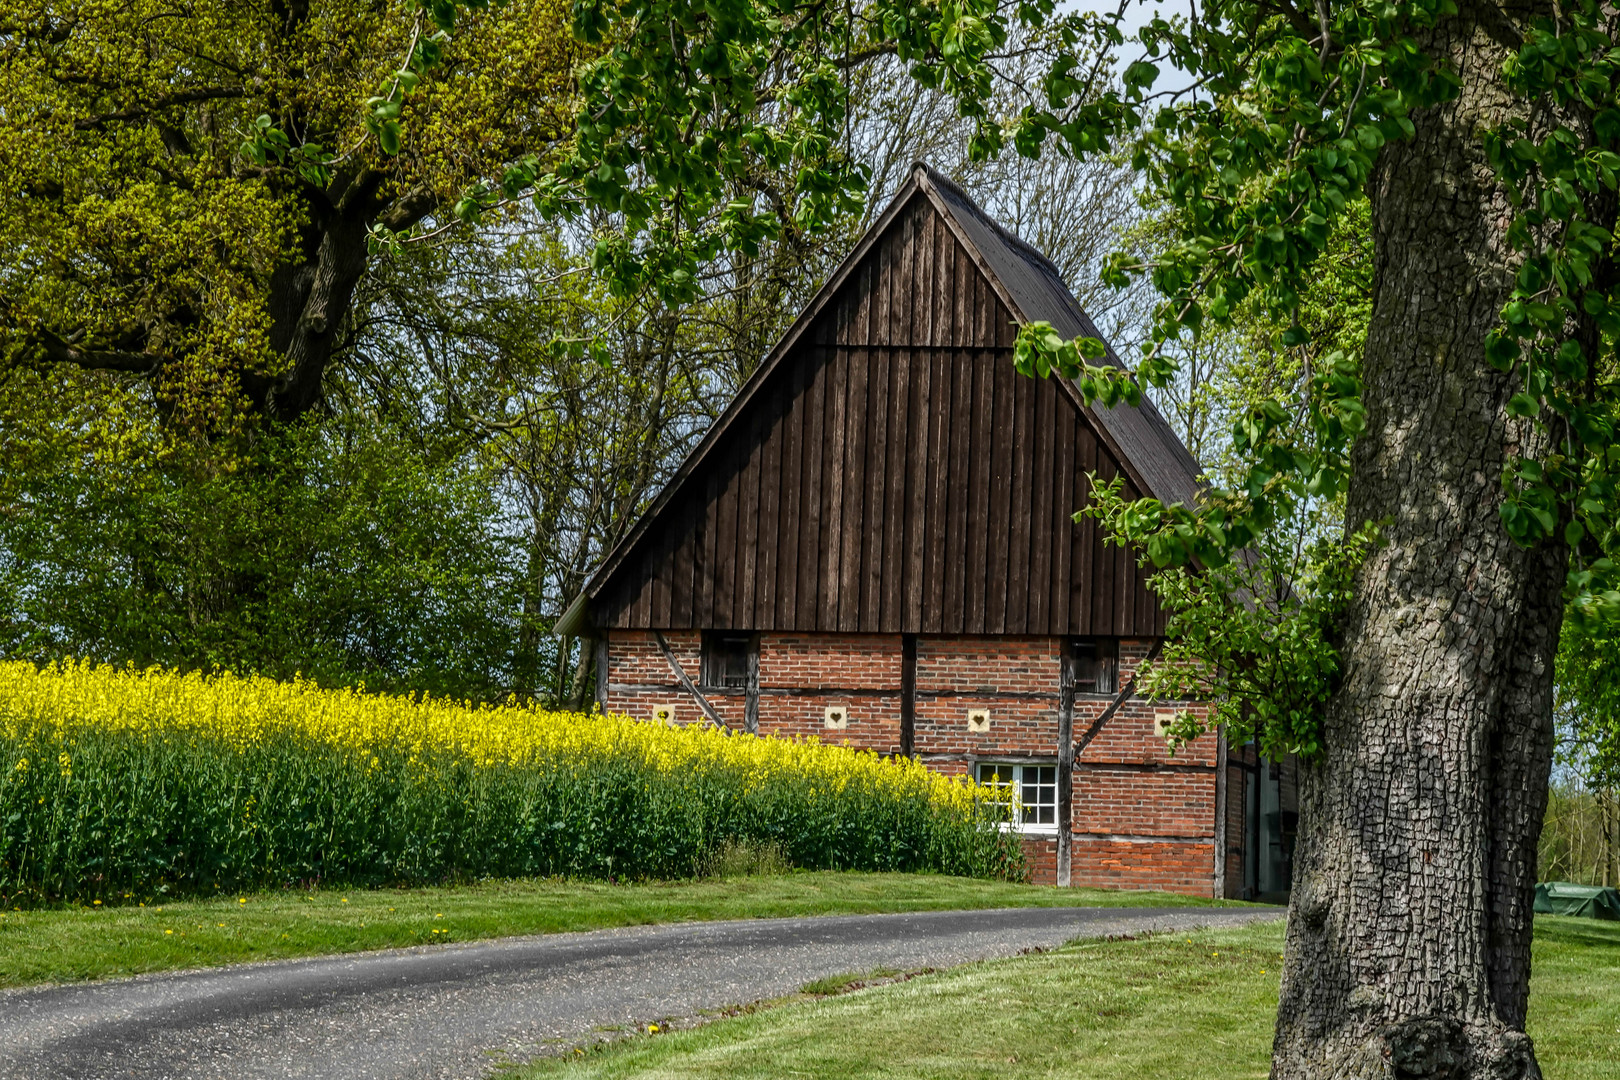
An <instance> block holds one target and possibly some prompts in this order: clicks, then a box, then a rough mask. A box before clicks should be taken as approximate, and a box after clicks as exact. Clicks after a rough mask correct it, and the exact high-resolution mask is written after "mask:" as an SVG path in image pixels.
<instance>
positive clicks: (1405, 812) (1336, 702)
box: [1272, 4, 1567, 1080]
mask: <svg viewBox="0 0 1620 1080" xmlns="http://www.w3.org/2000/svg"><path fill="white" fill-rule="evenodd" d="M1547 14H1551V12H1550V10H1549V11H1548V12H1547ZM1528 15H1529V13H1528V12H1527V11H1523V10H1520V11H1516V12H1513V13H1507V14H1505V13H1504V11H1503V9H1501V8H1499V7H1492V6H1475V7H1470V6H1468V5H1466V4H1465V5H1464V6H1463V9H1462V11H1461V12H1460V13H1459V14H1458V15H1457V16H1456V17H1455V18H1454V19H1452V20H1450V21H1448V22H1447V23H1445V24H1444V25H1442V26H1441V27H1439V28H1438V29H1437V30H1435V31H1433V32H1431V33H1430V34H1428V35H1427V40H1426V41H1424V42H1423V44H1424V45H1425V46H1426V48H1427V49H1428V51H1429V53H1430V55H1431V56H1435V57H1436V58H1443V59H1449V61H1450V62H1451V64H1452V65H1453V67H1454V69H1455V70H1456V71H1457V72H1458V73H1459V74H1460V75H1461V77H1462V89H1461V92H1460V95H1459V96H1458V98H1457V99H1456V100H1454V101H1452V102H1450V103H1448V104H1446V105H1444V106H1439V107H1436V108H1432V109H1428V110H1425V111H1424V112H1423V113H1422V114H1421V115H1416V116H1414V117H1413V121H1414V123H1415V124H1416V127H1417V131H1416V135H1415V137H1414V138H1413V139H1411V140H1410V141H1407V142H1403V143H1397V144H1391V145H1390V146H1389V147H1387V148H1386V150H1385V151H1384V153H1383V155H1382V157H1381V158H1380V160H1379V163H1378V168H1377V170H1376V172H1375V174H1374V176H1373V183H1372V192H1373V230H1374V244H1375V247H1374V250H1375V258H1376V260H1377V261H1376V267H1375V270H1376V276H1375V282H1376V284H1375V299H1374V306H1373V312H1372V319H1371V324H1370V328H1369V334H1368V340H1367V350H1366V357H1365V379H1366V392H1365V398H1364V400H1365V403H1366V406H1367V412H1368V421H1369V427H1368V431H1367V433H1366V434H1365V435H1364V436H1363V437H1362V439H1361V441H1360V442H1359V443H1358V444H1357V446H1356V450H1355V459H1354V467H1353V478H1352V482H1351V489H1350V496H1349V505H1348V515H1349V517H1348V520H1349V521H1351V522H1354V523H1360V522H1362V521H1364V520H1369V519H1370V520H1375V521H1377V520H1385V521H1387V525H1386V526H1385V529H1384V535H1385V538H1386V540H1387V544H1386V546H1384V547H1383V548H1381V549H1380V550H1378V551H1376V552H1375V553H1374V554H1373V555H1372V556H1371V557H1370V558H1369V559H1368V561H1367V563H1366V565H1365V566H1363V567H1362V569H1361V571H1360V574H1359V576H1358V578H1357V582H1356V595H1355V601H1354V603H1353V605H1352V607H1351V610H1350V612H1349V614H1348V616H1347V620H1346V624H1345V639H1344V642H1343V650H1342V651H1343V657H1344V662H1345V667H1344V676H1343V683H1342V685H1341V687H1340V689H1339V691H1338V693H1337V694H1336V696H1335V697H1334V699H1333V700H1332V702H1331V703H1330V705H1329V707H1328V710H1327V715H1326V718H1325V736H1326V737H1325V751H1324V754H1323V756H1322V757H1321V758H1320V759H1319V760H1318V761H1316V762H1314V763H1312V764H1310V765H1308V766H1306V767H1305V768H1304V769H1303V770H1302V774H1301V777H1300V804H1301V805H1300V822H1301V829H1300V834H1299V839H1298V845H1297V848H1296V850H1295V862H1294V866H1295V871H1294V873H1295V877H1294V883H1293V898H1292V904H1291V907H1290V911H1289V923H1288V946H1287V959H1286V962H1285V964H1284V973H1283V986H1282V1002H1281V1006H1280V1008H1279V1011H1278V1017H1277V1031H1276V1042H1275V1046H1274V1051H1273V1066H1272V1076H1273V1077H1274V1078H1277V1080H1282V1078H1289V1080H1293V1078H1299V1080H1304V1078H1310V1080H1324V1078H1351V1077H1355V1078H1360V1077H1391V1078H1395V1077H1399V1078H1408V1077H1411V1078H1417V1077H1435V1078H1439V1077H1453V1078H1470V1080H1473V1078H1486V1077H1489V1078H1493V1080H1496V1078H1501V1080H1509V1078H1512V1080H1518V1078H1527V1077H1537V1076H1539V1075H1540V1071H1539V1069H1538V1067H1537V1065H1536V1060H1535V1054H1534V1051H1533V1049H1532V1047H1531V1044H1530V1040H1529V1038H1528V1037H1527V1036H1526V1035H1525V1034H1524V1018H1525V1005H1526V1000H1527V997H1528V984H1529V975H1530V931H1531V903H1532V900H1533V893H1534V884H1535V871H1536V848H1537V841H1538V839H1539V835H1540V831H1541V821H1542V815H1543V813H1544V812H1545V810H1546V801H1547V779H1548V773H1549V770H1550V767H1551V758H1552V730H1553V725H1552V673H1553V656H1554V653H1555V652H1556V650H1557V645H1558V629H1559V624H1560V622H1561V619H1562V614H1563V599H1562V588H1563V582H1564V572H1565V566H1566V563H1567V552H1566V551H1565V550H1564V549H1563V548H1562V547H1561V546H1558V545H1551V544H1549V545H1543V546H1541V547H1538V548H1536V549H1534V550H1531V551H1525V550H1521V549H1520V548H1518V547H1517V546H1516V545H1515V544H1514V543H1513V541H1512V540H1510V539H1509V537H1508V535H1507V533H1506V531H1505V530H1504V529H1503V527H1502V525H1501V523H1500V519H1499V517H1498V507H1499V505H1500V503H1501V489H1500V483H1501V476H1502V467H1503V464H1504V462H1505V461H1506V460H1507V459H1508V458H1509V457H1511V456H1512V455H1513V454H1514V453H1515V452H1516V451H1517V450H1518V449H1519V448H1520V447H1521V446H1523V445H1524V444H1525V440H1529V439H1533V438H1536V437H1537V436H1534V435H1533V434H1531V433H1530V431H1529V430H1528V429H1527V427H1526V426H1525V425H1524V424H1523V423H1522V422H1519V421H1511V420H1510V419H1509V418H1508V417H1507V415H1506V412H1505V410H1504V404H1505V402H1506V401H1507V399H1508V397H1509V396H1510V395H1511V394H1512V393H1513V392H1514V390H1515V388H1516V387H1515V386H1514V381H1515V380H1514V379H1512V378H1510V377H1508V376H1504V375H1502V374H1500V373H1498V372H1496V371H1495V370H1493V369H1492V368H1491V367H1490V366H1489V365H1487V364H1486V363H1485V359H1484V356H1485V352H1484V344H1483V343H1484V338H1485V335H1486V333H1487V332H1488V331H1489V330H1490V329H1491V328H1492V327H1493V326H1495V325H1496V324H1497V320H1498V318H1499V314H1500V311H1501V308H1502V305H1503V303H1504V302H1505V300H1506V298H1507V296H1508V293H1509V291H1510V289H1511V288H1512V280H1513V268H1514V265H1515V259H1514V256H1513V254H1512V253H1511V252H1510V251H1509V250H1508V248H1507V245H1506V243H1505V239H1504V233H1505V230H1506V227H1507V224H1508V222H1509V220H1510V217H1511V211H1510V209H1509V207H1508V204H1507V200H1506V198H1505V197H1504V195H1503V193H1502V191H1501V190H1500V189H1499V187H1498V185H1497V184H1496V182H1495V180H1494V178H1493V176H1492V173H1491V170H1490V168H1489V166H1488V165H1487V163H1486V161H1485V159H1484V154H1483V151H1482V148H1481V142H1480V137H1479V132H1480V129H1481V128H1482V127H1484V126H1489V125H1494V124H1497V123H1500V122H1501V121H1502V120H1503V119H1504V118H1505V117H1506V116H1507V115H1508V111H1509V110H1510V109H1515V108H1521V107H1522V104H1521V103H1519V102H1516V101H1515V100H1514V99H1513V98H1512V97H1510V95H1509V94H1508V93H1507V91H1506V90H1505V88H1503V87H1502V86H1501V83H1500V71H1501V65H1502V62H1503V60H1504V58H1505V57H1506V56H1507V55H1508V52H1509V49H1510V47H1511V46H1510V45H1509V44H1507V42H1509V41H1512V40H1513V38H1514V37H1515V36H1516V30H1515V26H1514V25H1512V24H1510V21H1509V20H1510V19H1521V20H1522V19H1526V18H1527V17H1528ZM1533 448H1534V447H1532V449H1533Z"/></svg>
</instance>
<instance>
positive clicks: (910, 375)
mask: <svg viewBox="0 0 1620 1080" xmlns="http://www.w3.org/2000/svg"><path fill="white" fill-rule="evenodd" d="M929 175H930V174H927V173H926V172H925V171H924V170H922V169H921V168H919V172H918V174H917V175H916V176H915V177H914V179H913V182H912V183H911V184H909V185H908V186H907V189H905V190H903V191H902V192H901V193H900V195H899V196H898V197H897V198H896V201H895V203H894V204H893V205H892V206H891V207H890V209H889V210H888V212H886V213H885V215H884V217H883V219H882V220H880V221H879V223H878V224H877V225H876V226H874V229H873V231H872V233H870V234H868V237H867V238H866V239H865V240H864V241H863V243H862V245H861V246H860V247H858V248H857V250H856V252H855V253H854V254H853V255H852V256H851V259H850V261H849V262H848V263H846V265H845V267H844V268H843V269H842V270H841V271H840V273H839V274H838V275H837V276H836V277H835V278H834V280H833V281H832V282H831V283H829V286H828V288H827V289H826V290H823V293H822V294H821V295H820V296H818V298H817V301H816V303H815V304H813V305H812V306H811V308H810V309H808V310H807V311H806V313H805V314H804V316H802V317H801V318H800V320H799V322H798V323H796V324H795V327H794V329H793V330H792V331H791V332H790V334H789V336H788V337H787V338H786V339H784V342H783V344H782V345H781V346H779V347H778V349H777V350H775V351H773V353H772V354H771V356H769V357H767V359H766V361H765V363H764V364H762V365H761V368H760V370H759V372H757V373H756V375H755V377H754V378H753V379H751V380H750V381H749V383H748V385H747V386H745V387H744V388H743V391H742V392H741V393H740V394H739V395H738V399H737V400H736V401H735V402H734V403H733V405H732V407H731V408H730V409H728V410H727V412H726V414H725V416H723V417H722V418H721V420H720V421H719V422H718V423H717V424H716V425H715V428H714V430H713V431H711V432H710V434H709V436H707V437H706V438H705V440H704V441H703V443H702V444H701V445H700V446H699V447H698V448H697V450H695V451H694V452H693V454H692V456H691V457H689V458H688V460H687V461H686V463H684V464H683V465H682V467H681V469H680V470H679V471H678V472H677V473H676V475H675V477H674V478H673V479H672V480H671V482H670V484H669V486H668V487H666V489H665V490H664V492H663V493H662V494H661V495H660V497H659V498H658V500H657V501H656V502H655V503H654V505H653V506H652V508H651V509H649V511H648V512H647V514H646V515H645V516H644V517H643V519H642V520H641V521H640V522H638V524H637V527H636V528H635V529H634V530H633V531H632V533H631V534H630V535H629V536H628V537H627V538H626V541H625V542H624V543H623V544H621V545H620V546H619V548H618V549H616V550H615V551H614V552H613V553H612V554H611V555H610V556H609V559H608V560H607V562H606V563H605V564H604V566H603V568H602V569H601V570H600V571H599V572H598V574H597V575H596V577H595V578H594V579H593V580H592V582H591V584H590V586H588V587H587V590H586V593H585V594H584V596H582V597H581V601H580V603H578V604H576V605H575V607H574V608H573V609H571V610H570V612H569V613H568V615H567V616H565V619H564V620H563V622H564V623H569V624H570V625H568V626H566V627H564V626H562V624H559V629H560V630H561V631H562V632H570V633H573V632H578V631H579V630H580V629H583V628H584V626H585V625H589V626H594V627H596V628H599V629H612V628H618V629H638V628H639V629H728V630H747V631H759V630H766V631H797V632H839V633H858V632H877V633H923V634H1041V635H1063V634H1073V635H1092V634H1096V635H1119V636H1127V637H1130V636H1157V635H1160V634H1162V633H1163V632H1164V624H1165V616H1164V613H1163V612H1162V611H1161V610H1160V608H1159V606H1158V604H1157V602H1156V599H1155V598H1154V597H1153V596H1152V595H1151V594H1150V593H1149V592H1148V590H1147V589H1146V587H1145V577H1146V575H1145V573H1144V572H1143V571H1142V570H1140V569H1139V568H1138V567H1137V565H1136V562H1135V559H1134V558H1133V557H1132V556H1131V555H1130V554H1129V553H1127V552H1126V551H1123V550H1121V549H1120V548H1117V547H1113V546H1105V545H1104V544H1103V543H1102V541H1101V537H1100V536H1099V535H1098V530H1097V527H1096V525H1095V524H1094V523H1093V522H1091V521H1090V520H1087V521H1084V522H1081V523H1079V524H1076V523H1075V522H1074V521H1073V520H1072V519H1071V515H1072V514H1073V512H1074V511H1075V510H1077V509H1079V508H1080V507H1082V506H1084V505H1085V504H1086V502H1087V499H1088V496H1089V491H1088V483H1089V482H1088V480H1087V478H1086V474H1087V473H1091V472H1095V473H1096V474H1097V476H1098V477H1100V478H1103V479H1111V478H1113V477H1115V476H1116V475H1120V474H1121V473H1123V474H1124V475H1125V478H1126V479H1125V489H1126V494H1127V495H1128V496H1135V495H1140V494H1144V493H1152V494H1158V495H1160V497H1164V495H1165V494H1169V493H1167V492H1160V491H1151V490H1149V483H1150V481H1145V480H1144V479H1143V473H1142V472H1141V471H1140V470H1139V469H1138V468H1137V467H1135V466H1134V465H1133V464H1132V462H1130V461H1128V460H1123V454H1122V452H1121V449H1120V442H1119V439H1117V438H1115V437H1113V433H1112V432H1111V431H1110V425H1107V424H1104V423H1100V422H1099V420H1098V418H1097V416H1096V415H1095V414H1093V413H1092V412H1091V410H1088V409H1086V408H1084V407H1083V406H1082V405H1081V403H1080V401H1079V399H1078V397H1077V396H1076V394H1075V392H1074V390H1073V388H1072V387H1070V386H1068V385H1067V384H1065V383H1063V382H1062V381H1060V380H1056V379H1053V380H1035V379H1028V378H1024V377H1022V376H1020V375H1018V374H1017V372H1016V371H1015V370H1014V368H1013V363H1012V350H1013V343H1014V338H1015V336H1016V333H1017V323H1018V320H1019V318H1020V317H1023V318H1029V317H1031V316H1030V315H1029V314H1028V313H1027V312H1023V311H1021V312H1019V313H1018V314H1015V313H1014V311H1012V310H1011V309H1010V307H1009V304H1013V303H1017V302H1018V301H1017V300H1016V299H1014V298H1013V296H1012V294H1009V293H1008V292H1007V290H1006V288H1005V287H1003V286H1002V285H1001V284H1000V283H999V280H998V276H997V275H996V274H995V273H994V269H993V263H990V262H987V260H986V259H985V256H984V254H983V252H982V250H981V249H982V248H983V246H984V244H983V243H982V242H981V243H974V242H973V237H972V235H971V234H968V233H964V231H963V229H962V227H961V223H960V221H958V220H956V219H955V216H953V212H952V211H953V208H952V206H951V204H950V203H949V202H946V201H944V200H942V199H941V198H940V195H939V193H938V191H937V189H936V190H930V186H929V184H928V183H927V181H928V178H929ZM952 194H953V197H954V198H957V199H965V196H963V195H961V193H960V192H959V191H954V189H952ZM975 209H976V208H975ZM986 220H987V219H986ZM977 224H978V225H979V226H981V227H982V226H983V225H984V222H979V223H977ZM990 227H991V228H994V226H993V225H991V226H990ZM1000 257H1002V258H1006V257H1008V254H1007V252H1002V253H1000ZM1019 257H1024V258H1027V257H1029V256H1028V255H1027V254H1023V255H1020V256H1019ZM1045 265H1046V266H1048V267H1049V264H1045ZM1051 275H1052V276H1054V278H1055V271H1051ZM1057 287H1058V289H1059V290H1061V291H1062V293H1063V295H1064V296H1067V295H1068V294H1067V290H1065V289H1062V286H1061V283H1059V285H1058V286H1057ZM1068 302H1069V304H1070V305H1073V299H1072V297H1069V299H1068ZM1074 311H1075V312H1078V311H1079V309H1078V306H1077V305H1074ZM1079 317H1080V318H1084V316H1083V313H1081V314H1080V316H1079ZM1148 408H1149V409H1150V408H1151V406H1149V407H1148ZM1152 420H1156V421H1157V423H1158V424H1159V425H1161V426H1163V427H1164V432H1165V433H1168V430H1169V429H1168V427H1167V426H1164V422H1163V420H1162V419H1160V418H1158V417H1157V414H1153V415H1152V417H1151V418H1149V420H1146V421H1143V420H1131V421H1130V422H1131V423H1135V424H1136V428H1128V429H1127V430H1126V431H1125V432H1124V434H1125V435H1126V437H1128V438H1129V437H1136V438H1138V440H1139V441H1141V440H1144V439H1145V440H1146V441H1148V442H1149V443H1152V444H1153V445H1154V446H1155V447H1157V445H1158V444H1157V443H1156V442H1153V440H1155V439H1162V436H1161V435H1159V434H1157V433H1156V431H1155V429H1153V428H1152V425H1151V421H1152ZM1113 426H1115V427H1117V426H1118V421H1116V423H1115V424H1114V425H1113ZM1138 429H1139V433H1138V434H1137V435H1136V436H1132V434H1131V433H1132V431H1137V430H1138ZM1140 432H1146V433H1147V434H1146V435H1142V434H1140ZM1170 438H1171V439H1173V438H1174V436H1170ZM1176 445H1177V446H1179V443H1177V444H1176ZM1181 454H1182V455H1186V451H1185V450H1184V449H1182V450H1181ZM1158 456H1159V457H1161V458H1163V459H1164V460H1162V461H1160V462H1158V465H1159V466H1160V467H1163V468H1169V469H1170V470H1171V472H1172V474H1174V475H1175V476H1176V477H1178V478H1179V477H1180V475H1181V474H1180V472H1176V471H1175V470H1176V469H1181V471H1182V472H1184V471H1185V469H1184V467H1182V466H1180V464H1179V463H1172V464H1171V465H1166V464H1165V462H1166V461H1169V460H1170V459H1171V458H1173V457H1174V453H1173V450H1171V451H1166V452H1165V453H1164V454H1160V455H1158ZM1186 460H1187V461H1189V462H1190V461H1191V458H1190V456H1187V457H1186ZM1150 475H1151V474H1150ZM1187 482H1188V484H1191V483H1192V480H1191V478H1189V479H1188V481H1187ZM1156 486H1161V487H1162V486H1164V485H1162V484H1161V485H1156Z"/></svg>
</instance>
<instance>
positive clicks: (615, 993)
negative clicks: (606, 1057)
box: [0, 908, 1280, 1080]
mask: <svg viewBox="0 0 1620 1080" xmlns="http://www.w3.org/2000/svg"><path fill="white" fill-rule="evenodd" d="M1279 914H1280V913H1279V912H1276V911H1266V910H1258V911H1257V910H1255V909H1207V908H1206V909H1198V908H1193V909H1188V908H1180V909H1143V908H1137V909H1128V908H1018V909H1003V910H997V911H942V912H927V913H920V914H912V915H851V916H835V917H821V918H799V919H755V920H742V921H737V922H710V923H684V924H680V925H675V926H642V927H631V928H626V929H620V930H600V931H593V932H590V933H578V934H552V935H546V936H543V937H526V938H507V939H504V940H500V941H486V942H476V943H470V944H466V945H442V946H423V947H420V948H414V949H396V950H388V951H384V952H372V953H361V954H356V955H352V956H342V957H324V958H318V959H313V960H292V961H279V962H274V963H265V964H245V965H240V966H237V967H230V968H216V969H213V970H207V971H195V972H186V973H182V974H178V975H157V976H142V977H140V978H134V979H119V980H114V981H109V982H101V983H88V984H83V985H76V986H54V987H42V988H38V989H31V990H14V991H7V992H4V993H0V1077H5V1078H6V1080H12V1078H15V1080H103V1078H108V1080H110V1078H115V1077H116V1078H118V1080H159V1078H161V1080H223V1078H228V1080H246V1078H250V1077H277V1078H285V1077H311V1078H319V1080H351V1078H352V1080H404V1078H411V1080H418V1078H420V1080H428V1078H432V1080H464V1078H465V1080H473V1078H482V1077H486V1076H488V1075H489V1074H490V1073H491V1072H492V1071H493V1070H494V1068H495V1066H496V1065H497V1064H498V1063H499V1062H501V1061H507V1060H513V1059H519V1060H521V1059H526V1058H529V1057H532V1056H534V1055H536V1054H538V1053H541V1052H544V1051H545V1050H546V1049H547V1048H548V1047H550V1048H556V1047H558V1046H566V1045H568V1044H570V1043H573V1042H575V1041H578V1040H582V1039H588V1038H591V1037H593V1033H599V1032H600V1031H602V1030H603V1029H608V1028H614V1027H632V1026H635V1025H639V1024H645V1023H647V1022H649V1021H657V1020H661V1019H665V1018H669V1017H692V1016H696V1015H698V1014H700V1013H701V1012H703V1011H704V1010H710V1009H717V1008H724V1007H726V1006H728V1005H737V1004H743V1003H746V1002H750V1001H758V1000H760V999H762V998H770V997H777V996H780V995H783V994H787V993H791V992H793V991H795V990H797V989H798V988H799V987H801V986H803V985H804V984H805V983H807V982H810V981H812V980H814V979H818V978H822V977H824V976H828V975H837V974H843V973H847V972H865V971H872V970H874V969H877V968H897V969H901V970H915V969H917V968H921V967H946V966H948V965H952V964H960V963H966V962H968V961H971V960H979V959H984V958H987V957H994V956H1006V955H1011V954H1013V953H1016V952H1018V951H1019V950H1021V949H1027V948H1031V947H1034V946H1042V947H1052V946H1056V945H1060V944H1062V943H1063V942H1065V941H1069V940H1071V939H1073V938H1077V937H1097V936H1104V935H1109V934H1119V933H1134V932H1141V931H1146V930H1152V929H1166V930H1169V929H1177V930H1179V929H1187V928H1191V927H1194V926H1214V925H1234V924H1237V923H1241V922H1248V921H1254V920H1256V919H1266V918H1277V917H1278V915H1279Z"/></svg>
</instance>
